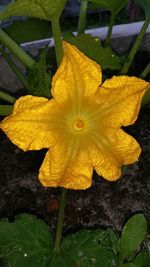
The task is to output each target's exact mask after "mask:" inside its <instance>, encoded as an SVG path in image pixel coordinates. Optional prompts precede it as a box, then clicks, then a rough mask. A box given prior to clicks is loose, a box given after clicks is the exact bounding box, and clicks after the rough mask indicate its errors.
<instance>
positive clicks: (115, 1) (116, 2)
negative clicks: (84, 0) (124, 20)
mask: <svg viewBox="0 0 150 267" xmlns="http://www.w3.org/2000/svg"><path fill="white" fill-rule="evenodd" d="M90 2H92V3H94V4H96V5H98V6H100V7H103V8H106V9H108V10H110V11H111V12H112V13H113V14H114V15H116V14H117V13H118V12H119V11H120V10H121V9H122V8H123V7H124V6H125V5H126V4H127V2H128V0H90Z"/></svg>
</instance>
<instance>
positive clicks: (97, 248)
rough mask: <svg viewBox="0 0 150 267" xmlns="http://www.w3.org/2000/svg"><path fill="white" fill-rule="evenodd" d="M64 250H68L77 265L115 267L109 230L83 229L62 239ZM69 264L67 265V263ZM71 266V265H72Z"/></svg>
mask: <svg viewBox="0 0 150 267" xmlns="http://www.w3.org/2000/svg"><path fill="white" fill-rule="evenodd" d="M61 249H62V252H63V253H65V252H68V255H71V258H72V260H74V261H75V262H76V264H77V265H76V266H81V267H83V266H86V267H88V266H92V267H100V266H103V267H114V266H115V262H116V257H115V255H114V254H113V252H112V235H111V234H110V231H107V230H101V229H98V230H94V231H90V230H82V231H79V232H78V233H75V234H72V235H70V236H67V237H66V238H65V239H64V240H63V241H62V246H61ZM66 266H67V265H66ZM70 266H71V265H70Z"/></svg>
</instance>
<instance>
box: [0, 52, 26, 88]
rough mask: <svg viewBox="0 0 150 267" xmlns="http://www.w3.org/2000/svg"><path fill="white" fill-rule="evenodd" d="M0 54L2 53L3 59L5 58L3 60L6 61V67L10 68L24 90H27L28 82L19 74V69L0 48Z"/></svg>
mask: <svg viewBox="0 0 150 267" xmlns="http://www.w3.org/2000/svg"><path fill="white" fill-rule="evenodd" d="M0 52H1V53H2V55H3V57H4V58H5V60H6V61H7V63H8V65H9V66H10V67H11V69H12V70H13V72H14V73H15V74H16V76H17V78H18V79H19V80H20V81H21V83H22V84H23V86H24V87H25V88H28V87H29V85H28V82H27V80H26V79H25V77H24V75H23V74H22V73H21V71H20V69H19V68H18V67H17V65H16V64H15V63H14V62H13V60H12V59H11V58H10V57H9V56H8V54H7V53H6V52H5V50H4V49H1V48H0Z"/></svg>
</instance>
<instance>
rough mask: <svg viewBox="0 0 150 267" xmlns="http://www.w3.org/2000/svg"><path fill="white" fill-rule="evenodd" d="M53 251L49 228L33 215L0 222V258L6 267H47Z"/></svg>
mask: <svg viewBox="0 0 150 267" xmlns="http://www.w3.org/2000/svg"><path fill="white" fill-rule="evenodd" d="M52 251H53V240H52V237H51V235H50V232H49V227H48V226H47V225H46V224H45V223H44V222H43V221H41V220H39V219H37V218H36V217H35V216H33V215H29V214H22V215H19V216H17V217H16V220H15V221H14V222H13V223H10V222H9V221H8V220H7V219H2V220H1V221H0V258H2V260H3V261H4V263H5V266H6V267H19V266H20V267H27V266H30V267H35V266H37V267H48V266H50V261H51V257H52Z"/></svg>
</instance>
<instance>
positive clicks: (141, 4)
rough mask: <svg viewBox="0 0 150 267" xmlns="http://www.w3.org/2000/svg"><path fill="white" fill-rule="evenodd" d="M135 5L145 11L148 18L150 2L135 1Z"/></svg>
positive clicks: (143, 0) (147, 0)
mask: <svg viewBox="0 0 150 267" xmlns="http://www.w3.org/2000/svg"><path fill="white" fill-rule="evenodd" d="M135 3H136V4H138V5H139V6H140V7H141V8H142V9H143V10H144V12H145V15H146V16H147V15H148V14H150V0H135Z"/></svg>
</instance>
